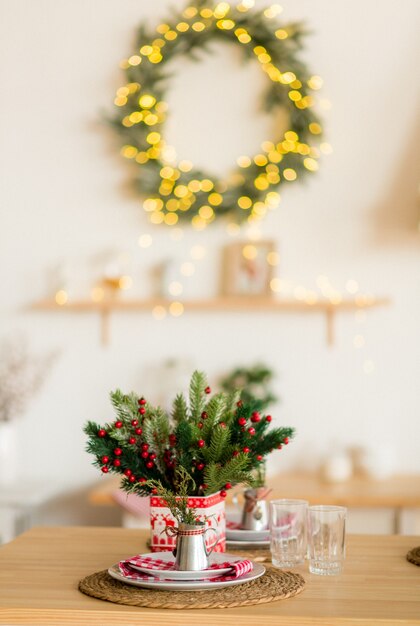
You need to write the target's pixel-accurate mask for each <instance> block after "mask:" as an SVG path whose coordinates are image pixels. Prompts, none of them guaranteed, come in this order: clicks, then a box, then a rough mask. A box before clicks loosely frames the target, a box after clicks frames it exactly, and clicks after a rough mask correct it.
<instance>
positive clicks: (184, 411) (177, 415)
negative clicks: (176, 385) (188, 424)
mask: <svg viewBox="0 0 420 626" xmlns="http://www.w3.org/2000/svg"><path fill="white" fill-rule="evenodd" d="M172 419H173V421H174V422H175V424H179V423H180V422H182V421H183V420H187V419H188V406H187V401H186V399H185V396H184V394H183V393H179V394H178V395H177V396H176V398H175V400H174V402H173V408H172Z"/></svg>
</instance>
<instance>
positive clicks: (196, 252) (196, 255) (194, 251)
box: [190, 244, 206, 261]
mask: <svg viewBox="0 0 420 626" xmlns="http://www.w3.org/2000/svg"><path fill="white" fill-rule="evenodd" d="M190 255H191V258H192V259H195V260H196V261H199V260H200V259H204V257H205V256H206V249H205V247H204V246H200V245H198V244H197V245H195V246H193V247H192V248H191V250H190Z"/></svg>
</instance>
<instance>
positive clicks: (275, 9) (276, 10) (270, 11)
mask: <svg viewBox="0 0 420 626" xmlns="http://www.w3.org/2000/svg"><path fill="white" fill-rule="evenodd" d="M282 11H283V7H281V6H280V5H279V4H272V5H271V7H268V8H267V9H265V11H264V15H265V17H268V19H272V18H273V17H276V16H277V15H280V13H282Z"/></svg>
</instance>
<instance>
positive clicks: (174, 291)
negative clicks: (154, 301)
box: [168, 280, 184, 296]
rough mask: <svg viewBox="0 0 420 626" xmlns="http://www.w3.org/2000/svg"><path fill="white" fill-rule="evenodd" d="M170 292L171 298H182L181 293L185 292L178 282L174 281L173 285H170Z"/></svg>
mask: <svg viewBox="0 0 420 626" xmlns="http://www.w3.org/2000/svg"><path fill="white" fill-rule="evenodd" d="M168 291H169V293H170V294H171V296H180V295H181V293H182V292H183V291H184V288H183V286H182V284H181V283H180V282H179V281H178V280H173V281H172V282H171V283H169V286H168Z"/></svg>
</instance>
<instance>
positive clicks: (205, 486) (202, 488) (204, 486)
mask: <svg viewBox="0 0 420 626" xmlns="http://www.w3.org/2000/svg"><path fill="white" fill-rule="evenodd" d="M207 487H208V485H206V483H203V484H202V485H200V489H201V490H202V491H205V489H207Z"/></svg>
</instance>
